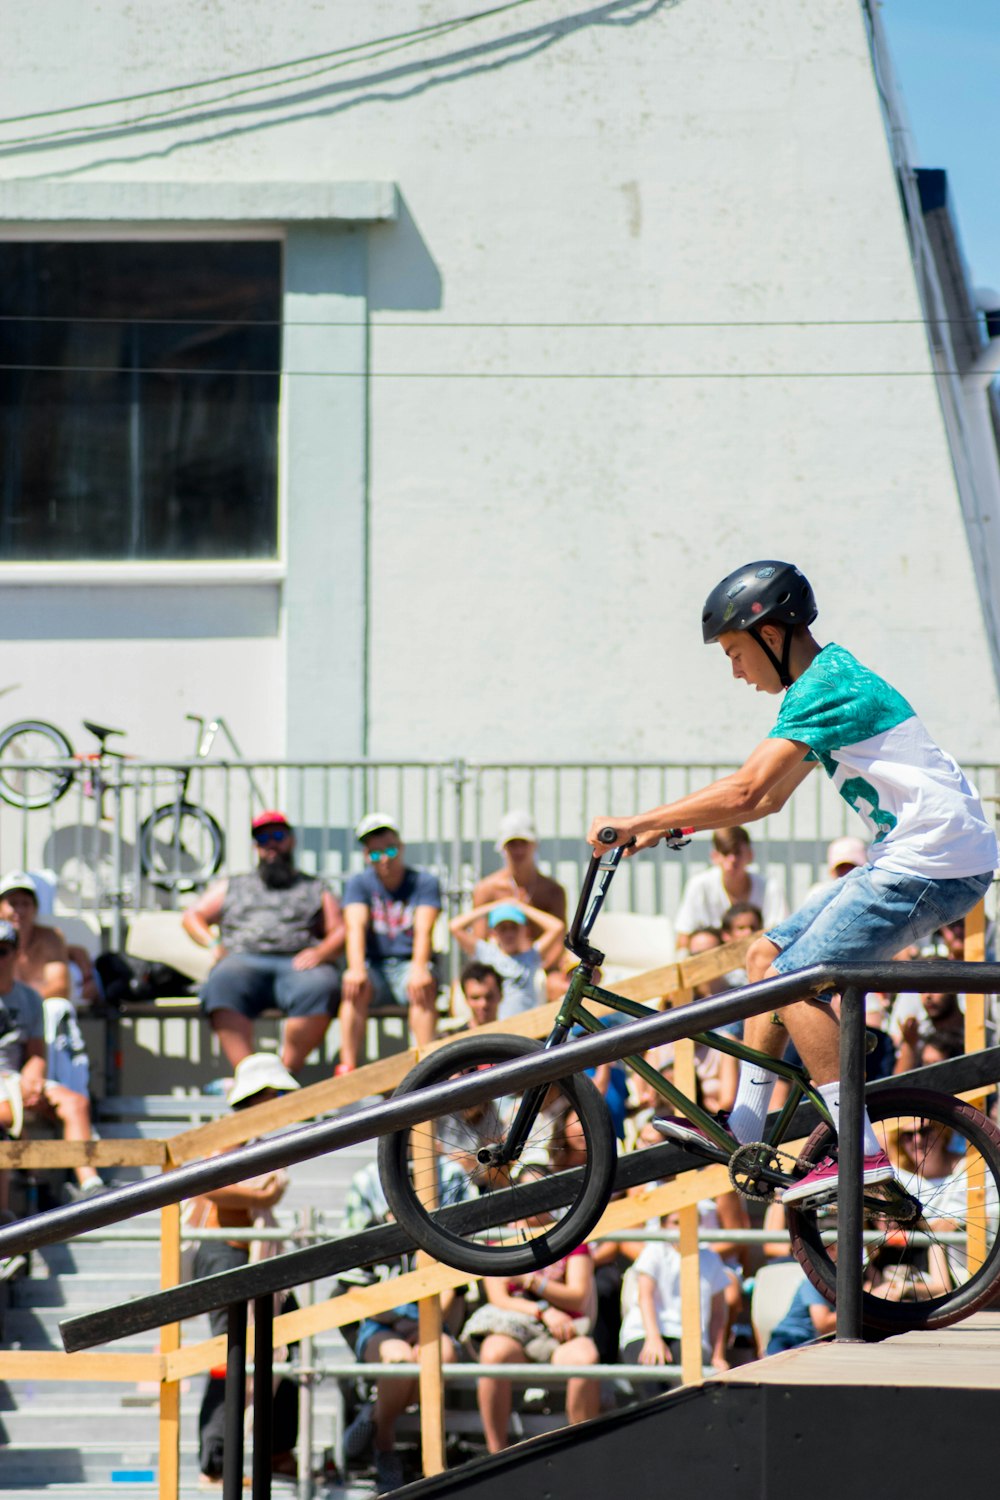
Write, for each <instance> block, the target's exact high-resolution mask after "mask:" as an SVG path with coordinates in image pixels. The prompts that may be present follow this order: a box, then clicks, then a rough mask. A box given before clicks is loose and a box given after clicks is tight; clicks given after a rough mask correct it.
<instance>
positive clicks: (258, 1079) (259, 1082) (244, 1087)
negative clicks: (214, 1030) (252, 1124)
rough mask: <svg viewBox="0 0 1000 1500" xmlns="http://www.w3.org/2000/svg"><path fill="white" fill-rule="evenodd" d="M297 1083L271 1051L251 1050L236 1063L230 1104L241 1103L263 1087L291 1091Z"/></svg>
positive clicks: (284, 1092)
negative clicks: (248, 1054)
mask: <svg viewBox="0 0 1000 1500" xmlns="http://www.w3.org/2000/svg"><path fill="white" fill-rule="evenodd" d="M298 1087H299V1084H298V1083H296V1081H295V1079H294V1078H293V1077H292V1075H291V1073H289V1071H288V1069H287V1068H286V1067H285V1065H284V1063H283V1062H282V1061H281V1059H280V1058H278V1057H275V1055H274V1053H273V1052H251V1054H250V1056H249V1057H245V1058H244V1059H243V1061H242V1062H238V1063H237V1064H236V1071H235V1073H234V1076H233V1086H232V1088H231V1089H230V1091H229V1103H230V1104H242V1103H243V1101H244V1099H252V1098H253V1096H254V1094H262V1093H263V1092H264V1090H265V1089H278V1090H279V1091H280V1092H281V1093H283V1094H288V1093H291V1092H292V1090H293V1089H297V1088H298Z"/></svg>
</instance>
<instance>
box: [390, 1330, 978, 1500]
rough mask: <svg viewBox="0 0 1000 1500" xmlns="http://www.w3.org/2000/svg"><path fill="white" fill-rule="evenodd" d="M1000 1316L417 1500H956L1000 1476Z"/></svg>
mask: <svg viewBox="0 0 1000 1500" xmlns="http://www.w3.org/2000/svg"><path fill="white" fill-rule="evenodd" d="M998 1387H1000V1313H983V1314H979V1315H977V1316H974V1317H972V1318H969V1319H967V1320H966V1321H965V1322H964V1323H960V1324H958V1325H957V1326H955V1327H954V1328H947V1329H944V1330H943V1331H942V1332H940V1333H909V1334H904V1335H902V1336H900V1337H899V1338H890V1339H887V1340H885V1342H883V1343H881V1344H813V1345H810V1346H807V1347H805V1348H802V1349H791V1350H789V1351H788V1352H787V1353H785V1354H779V1355H775V1356H773V1357H772V1358H771V1359H764V1360H760V1361H758V1362H757V1363H756V1364H752V1365H744V1366H743V1367H742V1368H741V1369H739V1370H733V1371H731V1372H730V1373H728V1374H726V1375H720V1376H718V1377H717V1378H716V1379H713V1380H710V1381H708V1382H707V1383H706V1384H705V1385H703V1386H689V1387H687V1388H686V1389H682V1390H679V1391H676V1392H674V1393H672V1394H670V1395H662V1396H656V1397H653V1398H652V1399H651V1400H647V1401H641V1402H638V1403H637V1404H636V1405H635V1406H632V1407H627V1408H625V1409H624V1410H622V1411H617V1412H609V1413H608V1414H607V1415H606V1416H602V1417H598V1418H597V1419H596V1420H595V1421H593V1422H584V1423H582V1424H581V1425H580V1426H579V1427H573V1428H564V1429H562V1430H561V1431H558V1432H553V1433H547V1434H545V1436H543V1437H538V1438H534V1439H532V1440H531V1441H530V1442H527V1443H520V1444H518V1445H517V1446H516V1447H514V1448H508V1449H507V1451H506V1452H505V1453H500V1454H497V1455H496V1456H495V1457H493V1458H486V1459H483V1460H481V1461H479V1462H478V1463H472V1464H465V1465H464V1466H463V1467H462V1468H460V1469H455V1470H452V1471H451V1472H450V1473H447V1474H442V1475H440V1476H439V1477H438V1478H436V1479H425V1480H421V1481H419V1482H418V1483H417V1484H415V1485H411V1486H409V1487H408V1488H407V1489H406V1491H404V1492H400V1493H401V1495H403V1494H405V1496H406V1497H407V1500H418V1497H419V1500H431V1497H432V1496H433V1497H435V1500H437V1497H439V1496H440V1497H444V1496H446V1495H447V1496H455V1497H456V1500H458V1497H459V1496H460V1497H461V1500H510V1497H511V1495H512V1494H518V1495H523V1496H525V1497H526V1500H580V1497H582V1496H591V1495H595V1496H602V1497H607V1496H611V1497H615V1496H621V1495H626V1496H627V1497H628V1500H665V1497H666V1500H715V1497H720V1500H802V1496H803V1495H808V1496H809V1497H810V1500H854V1497H856V1496H858V1497H866V1496H868V1495H876V1496H877V1497H878V1500H942V1497H947V1496H949V1495H951V1494H953V1493H956V1492H957V1491H959V1490H960V1491H961V1492H963V1493H972V1494H975V1493H978V1492H980V1491H982V1492H983V1493H990V1494H992V1493H993V1491H994V1490H995V1488H996V1475H997V1473H998V1472H1000V1420H998V1415H997V1413H998V1403H997V1396H996V1392H997V1389H998Z"/></svg>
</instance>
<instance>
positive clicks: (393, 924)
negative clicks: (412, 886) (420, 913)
mask: <svg viewBox="0 0 1000 1500" xmlns="http://www.w3.org/2000/svg"><path fill="white" fill-rule="evenodd" d="M413 912H414V908H413V906H412V904H411V903H410V902H409V901H400V900H399V899H398V898H396V897H394V896H391V895H390V894H389V892H388V891H384V892H381V891H380V892H377V893H376V894H375V895H373V896H372V901H371V914H372V930H373V932H376V933H378V935H379V937H384V938H388V939H389V941H390V943H391V942H392V941H393V940H394V939H395V938H397V937H398V936H399V935H400V933H401V932H412V930H413Z"/></svg>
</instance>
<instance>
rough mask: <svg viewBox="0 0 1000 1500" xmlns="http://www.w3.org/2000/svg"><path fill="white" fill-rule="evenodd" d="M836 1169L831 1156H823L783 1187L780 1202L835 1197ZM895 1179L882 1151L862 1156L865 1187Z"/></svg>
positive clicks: (887, 1159) (862, 1177)
mask: <svg viewBox="0 0 1000 1500" xmlns="http://www.w3.org/2000/svg"><path fill="white" fill-rule="evenodd" d="M838 1171H839V1168H838V1165H837V1163H836V1162H835V1161H834V1159H833V1157H832V1156H824V1158H823V1160H822V1161H821V1162H817V1164H816V1166H815V1167H813V1169H812V1171H811V1172H807V1173H806V1175H805V1176H804V1177H800V1178H799V1180H798V1182H796V1183H794V1184H793V1185H792V1186H791V1187H787V1188H785V1191H784V1192H783V1193H782V1195H781V1201H782V1203H804V1202H806V1201H807V1200H810V1199H813V1198H821V1199H824V1200H830V1199H832V1198H836V1196H837V1174H838ZM895 1179H896V1174H895V1172H894V1171H893V1169H892V1162H891V1161H890V1160H889V1158H888V1157H887V1156H886V1154H885V1152H884V1151H879V1152H877V1153H876V1154H875V1155H874V1156H866V1157H865V1158H864V1162H863V1170H862V1176H861V1180H862V1182H863V1183H864V1185H865V1187H874V1186H875V1184H876V1183H878V1182H894V1181H895Z"/></svg>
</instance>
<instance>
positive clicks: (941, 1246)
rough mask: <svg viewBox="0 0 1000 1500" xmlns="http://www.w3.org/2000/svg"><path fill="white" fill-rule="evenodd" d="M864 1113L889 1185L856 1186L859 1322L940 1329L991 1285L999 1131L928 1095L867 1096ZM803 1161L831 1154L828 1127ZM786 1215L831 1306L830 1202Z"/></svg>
mask: <svg viewBox="0 0 1000 1500" xmlns="http://www.w3.org/2000/svg"><path fill="white" fill-rule="evenodd" d="M868 1115H869V1118H870V1120H871V1122H872V1125H873V1127H874V1130H875V1134H876V1135H877V1136H878V1138H879V1141H880V1142H881V1143H882V1146H883V1149H884V1150H885V1152H886V1154H887V1155H888V1157H889V1159H890V1161H891V1162H892V1163H893V1166H894V1167H895V1169H896V1174H897V1178H898V1182H897V1183H896V1184H893V1185H884V1186H881V1187H877V1188H867V1189H866V1190H865V1199H864V1205H865V1209H864V1228H865V1249H864V1273H863V1274H864V1279H865V1289H864V1292H863V1294H862V1312H863V1318H864V1323H865V1326H866V1327H867V1328H869V1329H871V1330H873V1331H874V1332H876V1333H883V1334H884V1333H905V1332H908V1331H909V1330H911V1329H931V1328H946V1327H947V1326H948V1324H949V1323H956V1322H958V1320H959V1319H960V1318H965V1317H968V1315H969V1314H970V1313H972V1312H975V1311H976V1309H977V1308H979V1307H982V1306H983V1305H984V1303H986V1302H988V1301H989V1300H990V1298H991V1297H992V1296H993V1295H994V1294H995V1293H996V1291H997V1289H998V1284H1000V1131H998V1130H997V1128H996V1126H995V1125H994V1124H993V1123H992V1121H990V1120H988V1119H987V1118H986V1116H985V1115H984V1114H982V1113H981V1111H980V1110H978V1109H975V1108H974V1107H973V1106H972V1105H971V1104H963V1103H962V1102H961V1101H960V1100H958V1099H953V1098H951V1097H950V1096H949V1095H947V1094H935V1093H932V1092H931V1091H930V1090H929V1089H891V1090H886V1092H885V1093H877V1094H873V1095H871V1097H870V1099H869V1100H868ZM802 1156H803V1159H804V1160H806V1161H808V1162H810V1163H815V1162H818V1161H821V1160H822V1159H823V1157H825V1156H836V1139H835V1137H834V1135H833V1132H832V1131H831V1129H830V1127H829V1126H828V1125H821V1126H819V1127H818V1129H816V1130H815V1131H814V1132H813V1134H812V1135H811V1136H810V1137H809V1140H808V1141H807V1143H806V1146H805V1149H804V1151H803V1153H802ZM787 1214H788V1230H789V1234H790V1235H791V1241H792V1252H793V1254H794V1255H795V1256H796V1258H797V1259H798V1261H799V1262H800V1264H801V1266H802V1269H803V1270H804V1271H805V1273H806V1275H807V1276H808V1278H809V1280H810V1281H811V1282H812V1284H813V1286H814V1287H815V1288H816V1289H817V1291H819V1292H821V1293H822V1294H823V1296H824V1297H825V1298H826V1299H827V1301H828V1302H832V1303H835V1302H836V1296H837V1267H836V1262H835V1260H834V1259H833V1257H832V1255H831V1251H832V1250H833V1249H834V1247H835V1245H836V1232H837V1208H836V1204H833V1205H830V1206H827V1207H819V1208H815V1209H810V1208H809V1207H808V1206H807V1205H806V1204H803V1205H802V1206H801V1207H798V1206H796V1207H794V1208H793V1207H792V1206H791V1205H789V1207H788V1210H787Z"/></svg>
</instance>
